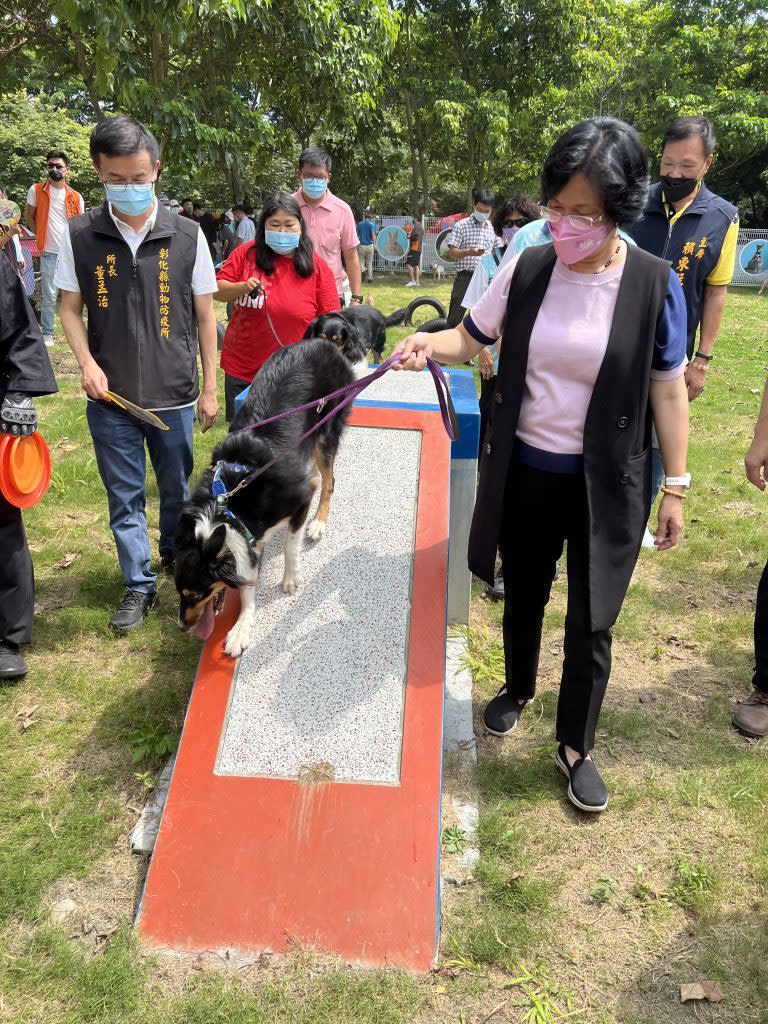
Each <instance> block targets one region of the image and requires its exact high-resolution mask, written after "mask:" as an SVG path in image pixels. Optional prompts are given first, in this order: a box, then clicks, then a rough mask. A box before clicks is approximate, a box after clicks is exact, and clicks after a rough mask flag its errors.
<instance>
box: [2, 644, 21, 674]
mask: <svg viewBox="0 0 768 1024" xmlns="http://www.w3.org/2000/svg"><path fill="white" fill-rule="evenodd" d="M27 672H28V669H27V663H26V661H24V659H23V658H22V656H21V653H20V651H19V645H18V644H14V643H11V641H10V640H0V679H21V677H22V676H25V675H26V674H27Z"/></svg>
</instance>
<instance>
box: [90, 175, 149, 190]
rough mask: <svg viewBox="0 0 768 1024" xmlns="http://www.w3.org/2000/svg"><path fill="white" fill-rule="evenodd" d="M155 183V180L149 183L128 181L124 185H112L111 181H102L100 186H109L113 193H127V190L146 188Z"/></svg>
mask: <svg viewBox="0 0 768 1024" xmlns="http://www.w3.org/2000/svg"><path fill="white" fill-rule="evenodd" d="M156 181H157V179H156V178H153V179H152V180H151V181H129V182H128V183H127V184H125V185H122V184H120V185H113V184H112V182H111V181H103V182H102V185H109V187H110V189H111V190H112V191H113V192H127V191H128V189H129V188H146V187H147V186H149V185H154V184H155V182H156Z"/></svg>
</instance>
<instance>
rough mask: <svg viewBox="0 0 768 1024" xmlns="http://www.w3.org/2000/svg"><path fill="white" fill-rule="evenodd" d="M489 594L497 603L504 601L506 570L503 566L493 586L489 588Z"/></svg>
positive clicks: (494, 579)
mask: <svg viewBox="0 0 768 1024" xmlns="http://www.w3.org/2000/svg"><path fill="white" fill-rule="evenodd" d="M488 593H489V594H490V595H491V597H492V598H494V600H496V601H503V600H504V569H503V567H502V566H500V567H499V571H498V572H497V573H496V575H495V576H494V577H493V586H492V587H488Z"/></svg>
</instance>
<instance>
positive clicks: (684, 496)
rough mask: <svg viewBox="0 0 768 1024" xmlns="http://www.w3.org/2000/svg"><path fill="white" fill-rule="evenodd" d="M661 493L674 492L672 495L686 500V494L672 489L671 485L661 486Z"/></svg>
mask: <svg viewBox="0 0 768 1024" xmlns="http://www.w3.org/2000/svg"><path fill="white" fill-rule="evenodd" d="M661 493H662V494H674V496H675V497H676V498H680V499H681V500H682V501H687V500H688V495H687V494H685V493H681V492H680V491H673V490H672V488H671V487H662V488H661Z"/></svg>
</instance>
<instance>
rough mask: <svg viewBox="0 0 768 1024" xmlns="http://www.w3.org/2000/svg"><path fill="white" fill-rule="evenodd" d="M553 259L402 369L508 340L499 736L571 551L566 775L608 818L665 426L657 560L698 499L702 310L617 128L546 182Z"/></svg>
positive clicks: (502, 419) (531, 675) (488, 503)
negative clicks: (690, 330) (654, 232)
mask: <svg viewBox="0 0 768 1024" xmlns="http://www.w3.org/2000/svg"><path fill="white" fill-rule="evenodd" d="M541 190H542V196H543V199H544V205H543V206H542V208H541V213H542V216H544V217H546V218H547V220H548V221H549V224H550V230H551V233H552V238H553V245H551V246H550V245H547V246H539V247H535V248H529V249H526V250H524V251H523V252H522V253H521V254H520V255H519V256H518V257H516V259H515V260H513V261H511V262H510V264H508V265H507V266H506V267H505V268H503V269H502V270H500V271H499V272H498V273H497V274H496V276H495V277H494V279H493V281H492V282H491V285H490V287H489V288H488V291H487V292H486V293H485V295H484V296H483V298H482V299H481V300H480V301H479V302H478V303H477V305H475V306H474V307H473V308H472V310H471V311H470V313H468V315H467V316H466V317H465V318H464V321H463V322H462V323H461V324H460V325H459V326H458V327H457V328H455V329H453V330H448V331H441V332H440V333H438V334H414V335H411V336H410V337H409V338H407V339H406V340H405V341H404V342H403V344H402V346H401V355H402V359H401V362H400V363H399V364H398V366H397V368H398V369H408V370H420V369H422V368H423V367H424V365H425V361H426V357H427V356H430V355H431V356H434V357H435V358H436V359H438V360H440V361H441V362H444V363H463V362H465V361H466V360H468V359H471V358H473V357H474V356H476V355H478V353H479V352H481V351H482V349H483V347H484V346H485V345H489V344H493V343H494V342H495V341H496V340H497V339H498V338H499V337H501V339H502V345H501V360H500V364H499V372H498V376H497V379H496V388H495V393H494V398H493V416H492V422H491V425H490V427H489V430H488V433H487V436H486V438H485V441H484V445H483V452H482V463H481V470H480V481H479V484H478V496H477V503H476V506H475V515H474V519H473V524H472V532H471V535H470V542H469V565H470V568H471V569H472V571H473V572H474V573H475V574H476V575H478V576H479V577H480V578H481V579H484V580H485V581H486V582H488V583H491V582H492V581H493V570H494V562H495V556H496V548H497V544H498V548H499V550H500V552H501V558H502V563H503V566H504V580H505V599H504V626H503V629H504V649H505V661H506V682H505V685H504V687H503V688H502V690H501V691H500V693H499V694H498V695H497V696H496V697H495V698H494V699H493V700H492V701H491V702H490V703H489V704H488V706H487V708H486V710H485V725H486V728H487V729H488V731H489V732H492V733H494V734H496V735H500V736H504V735H507V734H509V733H511V732H512V731H513V730H514V729H515V728H516V727H517V722H518V719H519V716H520V714H521V713H522V711H523V710H524V708H525V705H526V703H527V702H528V701H529V700H530V699H531V698H532V697H533V695H534V692H535V686H536V673H537V668H538V659H539V646H540V641H541V631H542V623H543V618H544V608H545V606H546V604H547V602H548V600H549V593H550V588H551V584H552V578H553V575H554V569H555V565H556V562H557V560H558V558H559V557H560V555H561V554H562V551H563V546H564V542H565V541H567V542H568V548H567V551H568V611H567V616H566V622H565V640H564V648H563V650H564V658H563V672H562V680H561V684H560V698H559V703H558V711H557V739H558V741H559V746H558V749H557V753H556V755H555V764H556V766H557V768H558V769H559V770H560V771H561V772H562V773H563V775H565V776H566V778H567V780H568V797H569V799H570V800H571V802H572V803H573V804H575V806H577V807H579V808H580V809H582V810H584V811H602V810H604V809H605V807H606V806H607V804H608V793H607V789H606V786H605V783H604V782H603V780H602V778H601V777H600V774H599V772H598V770H597V768H596V766H595V764H594V762H593V761H592V759H591V757H590V751H591V750H592V748H593V746H594V739H595V728H596V725H597V720H598V716H599V713H600V707H601V705H602V701H603V696H604V694H605V689H606V686H607V683H608V677H609V675H610V668H611V626H612V625H613V624H614V622H615V621H616V618H617V617H618V614H619V611H620V610H621V605H622V602H623V601H624V597H625V595H626V592H627V587H628V586H629V581H630V578H631V576H632V570H633V568H634V566H635V562H636V561H637V556H638V553H639V550H640V542H641V539H642V536H643V531H644V519H645V513H646V509H647V502H648V501H649V495H650V483H651V478H650V430H651V413H652V414H653V418H654V419H655V422H656V426H657V432H658V434H659V439H660V442H661V450H662V455H663V460H664V468H665V472H666V474H667V475H666V481H665V487H664V494H663V498H662V501H661V504H660V507H659V524H658V530H657V533H656V544H657V546H658V547H659V548H660V549H662V550H664V549H668V548H671V547H674V545H675V544H677V542H678V540H679V537H680V533H681V529H682V522H683V505H684V502H685V498H686V497H687V492H688V487H689V485H690V476H689V475H688V474H687V473H686V471H685V464H686V455H687V447H688V398H687V394H686V389H685V381H684V377H683V374H684V371H685V366H686V353H685V336H686V317H685V303H684V299H683V294H682V289H681V287H680V282H679V280H678V278H677V276H676V275H675V273H674V272H673V271H672V270H671V268H670V266H669V264H668V263H666V262H664V261H662V260H660V259H657V258H656V257H654V256H651V255H649V254H648V253H646V252H643V251H642V250H639V249H637V248H635V247H633V246H630V247H628V246H627V245H626V243H625V242H624V241H623V240H622V239H621V238H620V237H619V235H618V233H617V232H618V228H619V226H621V227H626V226H628V225H630V224H631V223H632V222H633V221H635V220H637V218H638V217H639V216H640V215H641V213H642V211H643V208H644V205H645V199H646V195H647V191H648V161H647V156H646V153H645V150H644V149H643V145H642V143H641V141H640V138H639V136H638V135H637V133H636V132H635V130H634V129H633V128H631V127H630V126H629V125H627V124H625V123H624V122H622V121H619V120H616V119H615V118H606V117H596V118H592V119H591V120H589V121H585V122H584V123H582V124H580V125H577V126H576V127H575V128H572V129H571V130H570V131H569V132H567V133H566V134H565V135H563V136H562V137H561V138H560V139H559V140H558V141H557V142H556V143H555V145H554V147H553V148H552V150H551V152H550V153H549V155H548V157H547V159H546V162H545V164H544V167H543V170H542V176H541Z"/></svg>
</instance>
